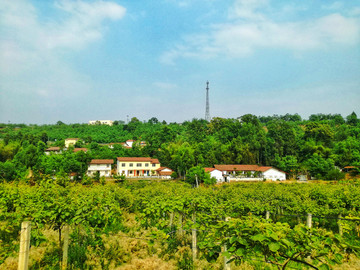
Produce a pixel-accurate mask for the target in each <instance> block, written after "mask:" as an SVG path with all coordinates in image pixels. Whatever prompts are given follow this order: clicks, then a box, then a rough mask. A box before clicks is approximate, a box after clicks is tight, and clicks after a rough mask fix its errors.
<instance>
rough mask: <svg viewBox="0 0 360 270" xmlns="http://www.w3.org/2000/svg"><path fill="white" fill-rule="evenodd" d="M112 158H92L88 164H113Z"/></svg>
mask: <svg viewBox="0 0 360 270" xmlns="http://www.w3.org/2000/svg"><path fill="white" fill-rule="evenodd" d="M113 163H114V160H112V159H93V160H91V161H90V164H113Z"/></svg>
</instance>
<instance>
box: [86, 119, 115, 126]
mask: <svg viewBox="0 0 360 270" xmlns="http://www.w3.org/2000/svg"><path fill="white" fill-rule="evenodd" d="M113 124H114V121H112V120H90V121H89V125H108V126H112V125H113Z"/></svg>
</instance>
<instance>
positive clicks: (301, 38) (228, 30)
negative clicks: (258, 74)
mask: <svg viewBox="0 0 360 270" xmlns="http://www.w3.org/2000/svg"><path fill="white" fill-rule="evenodd" d="M267 5H268V1H266V0H238V1H236V2H235V5H234V8H233V9H232V11H231V12H230V15H231V16H230V17H231V19H230V21H229V22H227V23H224V24H217V25H212V26H210V28H209V31H208V33H207V34H203V33H202V34H199V35H196V34H194V35H191V36H187V37H186V38H184V40H183V42H182V43H179V44H177V45H176V46H174V48H172V49H170V50H169V51H167V52H165V53H164V54H163V55H162V56H161V59H160V60H161V61H162V62H163V63H168V64H169V63H170V64H171V63H174V61H175V60H176V59H177V58H181V57H185V58H186V57H196V58H209V57H216V56H223V55H225V56H228V57H245V56H249V55H251V54H252V53H253V52H254V51H255V50H256V49H261V48H281V49H287V50H290V51H293V52H295V54H296V53H298V52H304V51H308V50H317V49H325V48H329V47H331V46H337V45H344V46H353V45H356V44H358V43H359V42H360V20H359V18H354V17H345V16H343V15H341V14H338V13H333V14H329V15H326V16H323V17H319V18H315V19H307V20H305V19H304V20H300V21H289V22H276V21H274V20H272V19H269V18H267V17H266V16H265V15H264V14H263V13H261V12H260V11H261V10H262V8H265V7H266V6H267Z"/></svg>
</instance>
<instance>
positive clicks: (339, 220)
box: [338, 214, 343, 236]
mask: <svg viewBox="0 0 360 270" xmlns="http://www.w3.org/2000/svg"><path fill="white" fill-rule="evenodd" d="M341 218H342V215H341V214H339V216H338V227H339V234H340V235H341V236H342V235H343V229H342V226H341Z"/></svg>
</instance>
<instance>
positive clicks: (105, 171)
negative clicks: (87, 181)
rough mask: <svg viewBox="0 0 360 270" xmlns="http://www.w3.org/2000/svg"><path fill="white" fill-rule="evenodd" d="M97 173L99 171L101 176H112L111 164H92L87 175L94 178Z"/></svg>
mask: <svg viewBox="0 0 360 270" xmlns="http://www.w3.org/2000/svg"><path fill="white" fill-rule="evenodd" d="M97 171H99V173H100V176H106V177H109V176H111V164H90V165H89V167H88V172H87V174H88V175H89V176H93V175H94V174H95V173H96V172H97Z"/></svg>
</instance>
